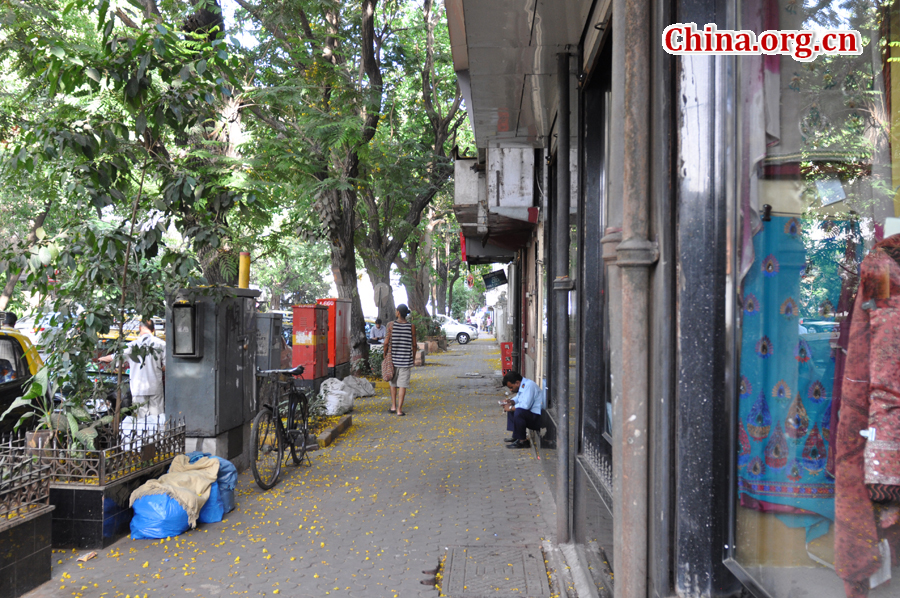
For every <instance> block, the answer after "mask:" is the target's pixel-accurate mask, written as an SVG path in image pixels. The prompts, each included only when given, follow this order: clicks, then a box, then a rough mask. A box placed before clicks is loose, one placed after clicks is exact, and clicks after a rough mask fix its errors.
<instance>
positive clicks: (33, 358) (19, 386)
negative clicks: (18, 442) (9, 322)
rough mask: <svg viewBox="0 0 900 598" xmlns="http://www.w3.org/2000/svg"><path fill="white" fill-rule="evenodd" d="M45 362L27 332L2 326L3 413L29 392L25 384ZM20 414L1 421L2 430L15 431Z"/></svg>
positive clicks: (0, 379) (0, 376)
mask: <svg viewBox="0 0 900 598" xmlns="http://www.w3.org/2000/svg"><path fill="white" fill-rule="evenodd" d="M43 364H44V362H43V361H42V360H41V357H40V355H38V352H37V349H35V347H34V345H32V344H31V341H30V340H29V339H28V337H27V336H25V335H24V334H21V333H19V332H17V331H13V330H11V329H8V328H5V329H0V414H3V413H4V412H5V411H6V410H7V409H8V408H9V406H10V405H12V402H13V401H15V400H16V399H17V398H18V397H21V396H22V395H24V394H25V390H24V386H25V385H26V384H27V383H28V381H29V380H31V377H32V376H34V375H35V374H36V373H37V371H38V370H39V369H40V367H41V366H42V365H43ZM23 413H24V409H23ZM20 416H21V413H16V412H14V413H12V414H10V415H9V416H7V417H6V418H5V419H4V420H3V421H0V433H5V432H9V431H11V430H12V429H13V426H15V425H16V422H17V421H19V417H20Z"/></svg>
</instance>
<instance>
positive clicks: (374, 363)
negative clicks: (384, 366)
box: [369, 351, 384, 376]
mask: <svg viewBox="0 0 900 598" xmlns="http://www.w3.org/2000/svg"><path fill="white" fill-rule="evenodd" d="M383 361H384V352H383V351H370V352H369V368H370V370H371V372H372V374H374V375H378V376H380V375H381V363H382V362H383Z"/></svg>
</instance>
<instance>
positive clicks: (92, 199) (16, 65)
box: [0, 0, 256, 400]
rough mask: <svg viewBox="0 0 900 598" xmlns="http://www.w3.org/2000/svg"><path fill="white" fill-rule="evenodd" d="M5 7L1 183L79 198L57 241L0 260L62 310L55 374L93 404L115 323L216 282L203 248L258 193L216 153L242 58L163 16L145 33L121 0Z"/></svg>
mask: <svg viewBox="0 0 900 598" xmlns="http://www.w3.org/2000/svg"><path fill="white" fill-rule="evenodd" d="M2 8H3V16H2V19H3V22H4V23H9V24H11V29H10V30H9V32H8V33H6V36H5V37H4V38H3V40H2V43H3V44H4V46H5V47H6V48H8V49H9V50H10V55H12V56H14V57H15V58H14V59H11V60H9V61H7V62H6V63H4V65H3V66H4V73H3V79H2V80H3V82H4V87H3V89H2V92H3V93H2V97H3V102H4V106H5V107H6V108H7V110H6V111H5V113H4V123H3V126H4V128H3V130H2V134H0V138H2V140H3V143H2V144H0V161H2V170H0V176H2V180H3V181H4V182H8V181H12V180H17V179H21V180H24V182H22V183H20V187H21V188H23V189H25V190H26V191H28V190H31V191H33V190H35V189H39V188H41V186H42V185H44V186H46V188H47V189H48V191H47V194H49V197H47V198H43V197H41V196H40V195H38V196H37V197H35V194H33V193H26V194H27V195H29V196H30V197H31V198H33V199H31V201H37V202H40V201H45V202H50V201H51V200H53V201H55V200H56V199H57V198H59V197H64V198H65V202H66V206H67V207H68V208H69V211H67V212H65V213H60V214H58V215H57V216H56V217H55V218H54V219H53V223H54V226H53V227H52V229H51V230H52V231H53V234H48V232H47V229H44V228H43V227H35V228H34V230H33V234H32V235H29V236H28V237H24V236H21V235H20V236H19V238H18V239H11V240H9V241H8V242H7V243H6V244H5V245H4V246H3V247H2V252H3V253H2V254H0V261H2V262H5V263H6V264H7V271H8V272H9V273H10V274H11V275H14V276H20V277H21V278H22V280H24V284H25V287H26V288H27V290H28V291H30V292H31V293H33V294H35V295H37V296H39V297H40V298H41V299H42V300H43V302H42V304H41V310H42V311H48V312H52V313H54V314H56V315H54V317H53V321H52V324H54V325H55V327H54V329H53V331H52V333H51V334H49V335H48V338H47V339H46V341H47V343H48V347H47V348H48V355H49V359H48V367H50V368H51V369H52V370H53V371H54V373H55V374H56V376H57V377H58V383H59V384H60V385H63V384H65V385H67V386H69V387H71V388H73V389H74V392H75V393H76V396H75V397H73V398H74V399H75V400H78V399H82V398H84V397H83V396H80V395H79V393H83V392H88V391H87V389H89V388H90V385H89V384H88V383H87V382H88V381H87V379H86V376H87V370H88V367H87V362H88V360H90V359H91V358H92V357H93V356H94V354H95V351H96V347H97V342H98V339H97V334H98V333H100V332H105V331H107V330H108V329H109V327H110V325H111V323H112V321H113V314H114V313H116V312H118V320H119V322H120V324H119V325H120V326H121V324H122V322H124V320H125V319H126V318H127V317H130V316H131V315H132V314H143V315H150V314H152V313H160V311H161V309H162V308H161V300H162V293H161V292H160V291H161V290H165V289H173V288H176V287H181V286H185V285H191V284H195V283H197V282H201V281H200V279H198V278H197V276H196V275H197V273H198V265H199V264H198V261H197V259H196V258H195V255H196V254H202V253H203V252H204V251H207V250H210V249H212V250H215V248H216V247H217V246H218V245H219V244H220V242H221V239H222V238H223V237H225V236H227V234H228V222H227V214H228V212H229V211H231V210H232V209H234V208H236V207H240V208H241V209H243V210H247V209H248V208H249V207H252V206H253V204H254V202H255V200H256V198H255V196H254V195H253V194H252V193H249V192H247V191H246V190H245V189H243V188H242V186H241V184H240V179H241V173H240V170H239V168H237V165H236V164H235V163H234V161H233V160H231V159H229V158H227V157H226V156H224V152H221V151H217V148H216V145H217V143H218V142H217V134H216V132H217V130H218V129H219V128H220V123H219V112H218V110H217V106H218V105H219V103H221V102H223V101H225V100H226V99H227V98H229V97H231V96H232V95H233V90H235V89H237V88H238V87H239V82H238V80H237V79H236V78H235V76H234V72H233V68H234V67H235V66H236V64H237V59H236V58H235V57H234V56H233V55H232V54H231V53H230V52H229V50H228V46H227V44H226V43H225V41H224V40H223V39H221V38H218V37H215V36H213V35H210V33H209V32H208V31H201V32H199V33H192V32H191V31H188V30H186V29H185V28H184V27H182V25H181V24H178V25H176V24H167V23H166V22H165V19H164V18H163V17H162V16H160V15H156V16H155V17H154V18H153V19H151V20H150V22H146V21H143V22H142V23H141V24H140V25H139V24H136V23H135V22H134V20H132V19H131V18H130V17H128V16H127V15H126V14H125V13H124V12H123V11H122V10H121V9H119V10H118V11H116V12H112V11H111V10H110V6H109V3H108V1H107V0H101V2H100V3H99V4H98V5H96V6H95V5H93V4H88V3H87V2H85V1H83V0H76V1H74V2H69V3H55V2H47V3H45V4H41V5H39V6H38V7H37V9H35V7H34V6H32V5H26V4H22V3H18V2H10V3H8V4H5V5H4V6H3V7H2ZM174 16H175V17H176V18H179V17H180V16H181V15H178V14H175V15H174ZM73 23H75V24H76V25H78V26H73V25H72V24H73ZM85 23H90V24H92V26H93V31H91V30H90V29H86V28H85V27H84V24H85ZM16 81H19V82H21V84H20V83H16ZM10 82H11V83H10ZM13 96H15V97H13ZM192 139H193V140H202V141H203V142H202V143H199V142H196V143H192V142H191V140H192ZM63 173H64V174H63ZM174 230H177V231H178V234H177V236H178V239H175V240H169V239H167V238H166V237H167V235H168V233H169V231H174ZM112 306H116V309H115V310H112V309H111V307H112ZM120 332H121V328H120ZM119 338H120V339H121V338H123V335H121V334H120V336H119ZM120 342H121V341H120ZM121 348H122V347H121V346H119V347H118V349H119V350H121Z"/></svg>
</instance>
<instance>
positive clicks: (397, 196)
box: [360, 0, 466, 321]
mask: <svg viewBox="0 0 900 598" xmlns="http://www.w3.org/2000/svg"><path fill="white" fill-rule="evenodd" d="M442 17H443V13H442V11H441V10H439V9H438V10H436V9H435V6H434V2H433V0H426V1H425V2H424V3H423V5H422V10H421V13H420V14H419V13H418V12H416V11H411V12H409V13H407V14H405V15H404V25H405V27H404V30H403V32H402V34H400V41H399V43H398V44H397V46H396V49H395V54H394V56H393V58H394V60H395V65H396V68H394V69H393V70H391V71H390V74H389V76H388V77H387V85H389V86H391V88H392V92H391V93H390V94H389V102H388V103H387V104H388V106H389V108H388V109H387V115H385V119H386V121H387V122H386V123H385V124H384V125H383V126H382V127H381V128H380V129H379V132H378V135H377V136H376V138H375V144H374V147H373V149H372V151H371V152H370V158H369V161H368V167H369V170H370V172H369V174H370V176H369V179H368V183H369V184H368V186H367V187H366V188H365V189H364V191H363V193H362V198H363V202H362V204H361V216H362V220H363V231H364V232H363V234H364V236H363V238H362V241H361V248H360V249H361V250H360V253H361V255H362V257H363V261H364V263H365V265H366V270H367V271H368V273H369V277H370V279H371V281H372V284H373V286H374V285H377V284H379V283H384V284H390V280H389V278H390V269H391V266H392V265H394V264H396V265H397V266H398V267H400V268H401V275H402V276H403V277H404V281H405V282H408V284H406V286H407V291H408V295H409V297H410V308H411V309H413V311H417V312H419V313H427V312H426V311H424V306H425V303H426V301H425V300H424V299H423V294H424V293H425V288H427V271H417V272H413V270H412V268H413V267H414V266H413V264H415V263H416V262H417V261H418V260H419V258H420V257H422V256H420V255H419V243H420V242H421V241H417V240H413V241H412V245H410V247H409V248H408V251H407V253H408V254H409V255H408V256H407V257H406V258H405V259H404V258H402V257H400V254H401V250H402V249H403V247H404V244H405V243H407V240H408V239H410V236H411V235H413V236H415V235H416V232H415V231H416V230H417V228H418V227H419V224H420V223H421V222H422V215H423V212H425V211H426V210H427V209H428V208H429V206H431V204H432V202H433V200H434V198H435V197H436V196H437V195H438V194H439V193H440V192H441V190H442V189H443V188H444V187H445V185H447V183H449V182H450V181H451V180H452V175H453V163H452V161H451V160H450V158H449V156H448V154H449V151H450V149H451V148H452V147H453V146H454V145H456V143H457V131H458V130H459V128H460V126H461V125H462V124H463V123H464V122H465V120H466V112H465V111H460V106H461V101H462V94H461V93H460V89H459V85H458V84H457V82H456V75H455V73H454V72H453V65H452V59H451V56H450V53H449V51H448V50H449V39H447V29H446V28H443V27H438V25H439V23H440V21H441V18H442ZM420 19H421V20H420ZM423 50H424V51H423ZM434 226H436V223H429V224H426V226H425V234H424V237H423V240H424V241H425V245H426V248H427V251H426V253H427V254H428V255H427V256H426V259H431V256H430V253H431V249H432V245H431V239H432V232H431V231H433V230H434ZM410 260H412V261H410ZM423 285H425V286H424V288H423ZM420 310H422V311H420ZM378 315H379V317H381V318H382V319H384V320H386V321H388V320H392V319H393V318H394V306H393V304H390V305H386V306H384V307H383V308H381V309H380V311H379V314H378Z"/></svg>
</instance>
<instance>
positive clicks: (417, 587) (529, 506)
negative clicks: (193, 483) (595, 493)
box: [27, 339, 555, 598]
mask: <svg viewBox="0 0 900 598" xmlns="http://www.w3.org/2000/svg"><path fill="white" fill-rule="evenodd" d="M426 363H427V365H426V366H425V367H421V368H415V369H414V370H413V378H412V387H411V388H410V392H409V396H408V397H407V402H406V404H405V405H404V410H405V411H406V412H407V413H408V415H407V416H406V417H397V416H395V415H391V414H389V413H388V409H389V408H390V397H389V394H388V391H387V389H385V388H379V389H378V391H377V392H378V395H377V396H375V397H369V398H366V399H360V400H358V401H357V403H356V408H355V410H354V412H353V426H352V428H350V430H348V431H347V432H346V433H345V434H344V435H342V436H341V437H340V438H338V439H337V441H336V442H335V443H334V444H332V445H331V446H329V447H328V448H325V449H323V450H321V451H316V452H313V453H311V457H312V463H313V465H312V467H309V466H308V465H302V466H300V467H294V466H293V465H292V464H291V465H286V466H285V467H284V468H283V469H282V474H281V480H280V481H279V483H278V485H277V486H276V487H275V488H273V489H272V490H269V491H268V492H263V491H261V490H260V489H259V488H258V487H257V486H256V485H255V483H254V482H253V476H252V474H251V473H250V472H249V471H246V472H244V473H242V474H241V476H240V479H239V482H238V488H237V501H238V508H237V510H235V511H234V512H232V513H230V514H229V515H228V516H227V517H226V520H225V521H224V522H222V523H220V524H213V525H203V526H202V527H199V528H198V529H196V530H192V531H189V532H188V533H186V534H184V535H182V536H179V537H177V538H171V539H170V540H169V541H155V542H154V541H147V540H140V541H132V540H131V539H130V538H124V539H122V540H120V541H119V542H117V543H116V544H114V545H113V546H111V547H109V548H108V549H106V550H103V551H98V553H99V554H98V557H97V558H95V559H93V560H91V561H88V562H87V563H77V562H76V561H75V559H76V558H77V557H78V556H79V555H80V554H83V553H85V552H88V551H86V550H83V551H78V552H73V551H71V550H69V551H60V552H54V554H53V579H52V581H50V582H48V583H46V584H44V585H43V586H41V587H40V588H38V589H36V590H34V591H33V592H31V593H30V594H27V596H30V597H32V598H37V597H44V596H73V595H74V596H109V597H113V596H122V597H124V596H126V595H128V596H130V597H131V598H134V597H135V596H144V595H147V596H175V595H181V594H189V595H192V596H231V595H242V596H270V595H279V594H280V595H285V596H304V597H307V596H308V597H316V598H318V597H321V596H339V597H345V596H353V597H366V598H368V597H394V596H398V597H400V598H407V597H411V596H427V597H431V598H436V597H437V596H438V595H439V594H438V591H437V589H436V588H435V587H434V585H423V584H422V583H421V582H422V581H423V580H427V579H429V578H432V579H433V578H434V574H433V573H431V574H425V573H423V571H433V570H435V569H437V567H438V565H439V562H440V561H441V559H442V558H444V557H445V555H446V554H447V550H446V549H447V548H448V547H451V548H452V547H454V546H470V547H471V546H475V547H478V546H481V547H495V546H496V547H501V546H511V545H516V546H524V545H529V546H536V545H537V546H539V545H540V544H541V543H542V541H545V540H547V541H551V542H552V541H553V539H552V533H553V532H552V530H553V525H554V522H555V519H554V514H553V512H552V511H551V510H550V505H552V499H550V498H549V490H548V487H547V484H546V483H545V482H544V480H543V478H542V477H541V476H542V473H541V469H540V467H539V465H538V462H537V461H535V460H534V457H533V452H532V451H531V450H507V449H506V448H505V446H504V444H503V442H502V440H503V438H504V437H505V436H507V433H506V418H505V416H504V414H503V413H502V412H501V411H500V409H499V408H498V405H497V400H498V399H500V398H501V397H502V392H501V391H500V388H499V378H498V373H499V368H500V352H499V348H498V346H497V344H496V342H494V341H493V340H492V339H482V340H478V341H474V342H472V343H470V344H469V345H466V346H459V345H456V344H453V345H452V346H451V351H449V352H447V353H441V354H437V355H429V356H428V357H427V360H426ZM470 372H479V373H481V374H482V375H483V377H482V378H473V379H464V378H459V377H458V376H463V375H464V374H466V373H470ZM379 386H381V385H379ZM541 492H543V493H544V496H541ZM541 574H543V571H542V572H541ZM491 589H493V590H494V591H493V592H491V593H492V594H493V595H496V596H505V595H508V594H509V592H511V591H512V590H513V589H514V588H491ZM497 590H500V591H497ZM503 590H506V592H504V591H503ZM469 591H472V588H469Z"/></svg>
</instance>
